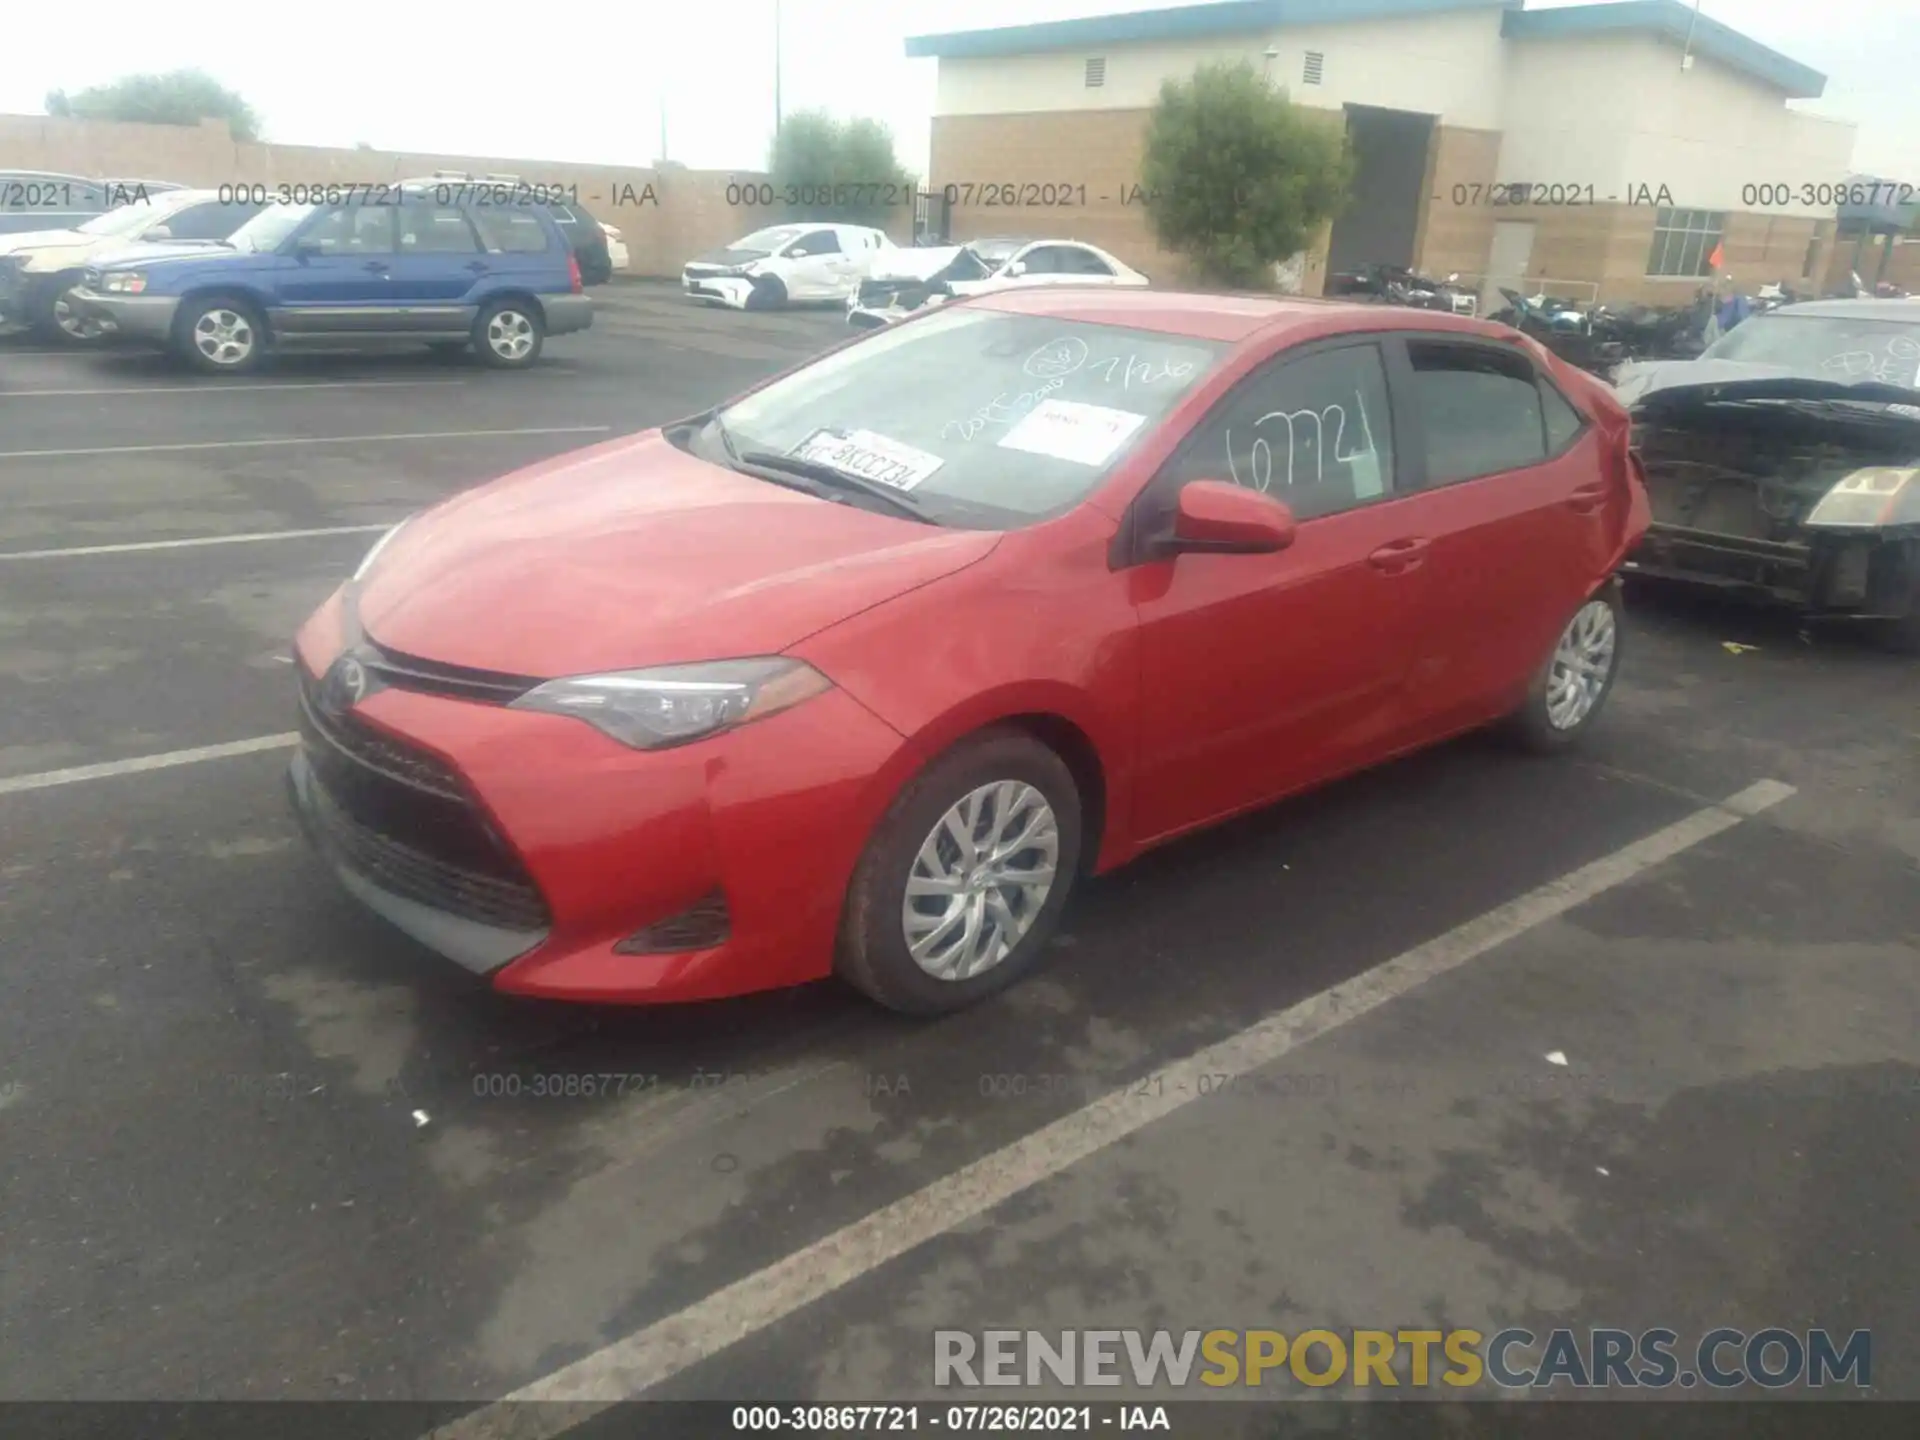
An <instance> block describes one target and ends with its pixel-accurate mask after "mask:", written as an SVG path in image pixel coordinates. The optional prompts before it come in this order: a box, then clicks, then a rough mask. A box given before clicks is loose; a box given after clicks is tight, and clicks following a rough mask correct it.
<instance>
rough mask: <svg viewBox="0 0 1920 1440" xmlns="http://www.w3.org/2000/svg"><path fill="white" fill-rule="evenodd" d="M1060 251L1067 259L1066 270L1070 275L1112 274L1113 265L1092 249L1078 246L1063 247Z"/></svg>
mask: <svg viewBox="0 0 1920 1440" xmlns="http://www.w3.org/2000/svg"><path fill="white" fill-rule="evenodd" d="M1058 253H1059V254H1060V255H1061V256H1063V257H1064V258H1065V259H1066V262H1067V264H1066V266H1065V269H1066V272H1067V273H1068V274H1070V275H1106V276H1109V277H1110V276H1112V274H1113V267H1112V266H1110V265H1109V264H1107V262H1106V261H1104V260H1102V259H1101V258H1100V257H1099V256H1098V255H1096V254H1094V253H1093V252H1092V251H1091V250H1082V249H1080V248H1079V247H1078V246H1074V247H1071V248H1067V247H1064V246H1063V247H1061V248H1060V250H1059V251H1058Z"/></svg>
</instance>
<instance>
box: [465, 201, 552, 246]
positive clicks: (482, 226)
mask: <svg viewBox="0 0 1920 1440" xmlns="http://www.w3.org/2000/svg"><path fill="white" fill-rule="evenodd" d="M467 216H468V218H469V219H471V220H472V221H473V226H474V229H476V230H478V231H479V232H480V243H481V244H483V245H485V246H486V247H487V253H488V254H490V255H538V254H539V253H540V252H541V251H543V250H545V249H546V248H547V231H546V227H545V226H544V225H542V224H541V223H540V220H539V217H538V216H536V215H535V214H534V213H533V212H532V211H531V210H528V209H527V208H525V207H524V206H520V205H482V206H478V207H476V208H474V209H472V210H469V211H468V212H467Z"/></svg>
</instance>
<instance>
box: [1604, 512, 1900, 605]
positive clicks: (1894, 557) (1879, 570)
mask: <svg viewBox="0 0 1920 1440" xmlns="http://www.w3.org/2000/svg"><path fill="white" fill-rule="evenodd" d="M1626 570H1627V572H1628V573H1629V574H1638V575H1646V576H1650V577H1652V578H1655V579H1661V580H1677V581H1681V582H1684V583H1686V584H1690V585H1698V586H1703V587H1708V588H1712V589H1717V590H1724V591H1730V592H1733V593H1736V594H1740V595H1744V596H1746V597H1748V598H1750V599H1755V600H1761V601H1764V602H1768V603H1772V604H1779V605H1785V606H1789V607H1791V608H1793V609H1797V610H1803V611H1806V612H1808V613H1810V614H1815V615H1823V616H1841V617H1852V618H1858V619H1897V618H1899V617H1901V616H1904V615H1906V614H1908V613H1909V612H1910V611H1911V610H1912V608H1913V605H1914V603H1915V598H1916V596H1917V595H1920V536H1904V537H1903V536H1900V535H1890V534H1888V533H1886V532H1876V531H1869V532H1865V533H1857V534H1856V533H1847V532H1842V531H1812V530H1804V529H1803V530H1801V531H1800V532H1799V538H1797V539H1794V540H1767V539H1761V538H1758V537H1755V536H1748V535H1734V534H1728V533H1726V532H1723V531H1717V530H1700V529H1692V528H1689V527H1686V526H1682V525H1673V524H1666V523H1656V524H1654V525H1653V526H1651V527H1650V528H1649V529H1648V531H1647V534H1646V538H1645V539H1643V540H1642V541H1641V542H1640V544H1639V546H1638V547H1636V548H1635V550H1634V552H1633V554H1632V555H1631V556H1630V557H1629V558H1628V560H1627V563H1626Z"/></svg>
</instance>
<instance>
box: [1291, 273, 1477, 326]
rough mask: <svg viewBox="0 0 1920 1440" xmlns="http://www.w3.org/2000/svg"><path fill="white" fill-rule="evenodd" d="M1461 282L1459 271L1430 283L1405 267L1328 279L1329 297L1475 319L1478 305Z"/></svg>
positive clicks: (1340, 274)
mask: <svg viewBox="0 0 1920 1440" xmlns="http://www.w3.org/2000/svg"><path fill="white" fill-rule="evenodd" d="M1459 280H1460V274H1459V272H1458V271H1455V272H1454V273H1452V274H1450V275H1448V276H1447V278H1446V279H1445V280H1430V279H1428V278H1427V277H1426V276H1424V275H1420V274H1416V273H1415V272H1414V271H1412V270H1409V269H1407V267H1406V266H1404V265H1362V266H1361V267H1360V268H1359V269H1357V270H1345V271H1341V272H1339V273H1338V274H1335V275H1330V276H1328V277H1327V289H1326V293H1327V294H1328V295H1334V296H1340V297H1342V298H1345V299H1352V300H1366V301H1371V302H1372V303H1374V304H1377V305H1405V306H1408V307H1410V308H1412V309H1415V310H1444V311H1446V312H1447V313H1448V314H1450V315H1463V314H1464V315H1471V314H1472V313H1473V311H1474V309H1475V308H1476V307H1477V305H1478V301H1477V300H1476V299H1475V297H1474V295H1473V293H1472V292H1471V291H1469V290H1466V289H1464V288H1463V287H1462V286H1461V285H1460V283H1459Z"/></svg>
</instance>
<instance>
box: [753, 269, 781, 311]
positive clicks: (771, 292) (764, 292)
mask: <svg viewBox="0 0 1920 1440" xmlns="http://www.w3.org/2000/svg"><path fill="white" fill-rule="evenodd" d="M786 303H787V283H786V281H784V280H782V279H781V278H780V277H779V276H778V275H762V276H761V277H760V278H759V279H757V280H755V281H754V282H753V289H752V290H750V291H748V292H747V305H746V308H747V309H749V310H778V309H780V308H781V307H782V306H784V305H785V304H786Z"/></svg>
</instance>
